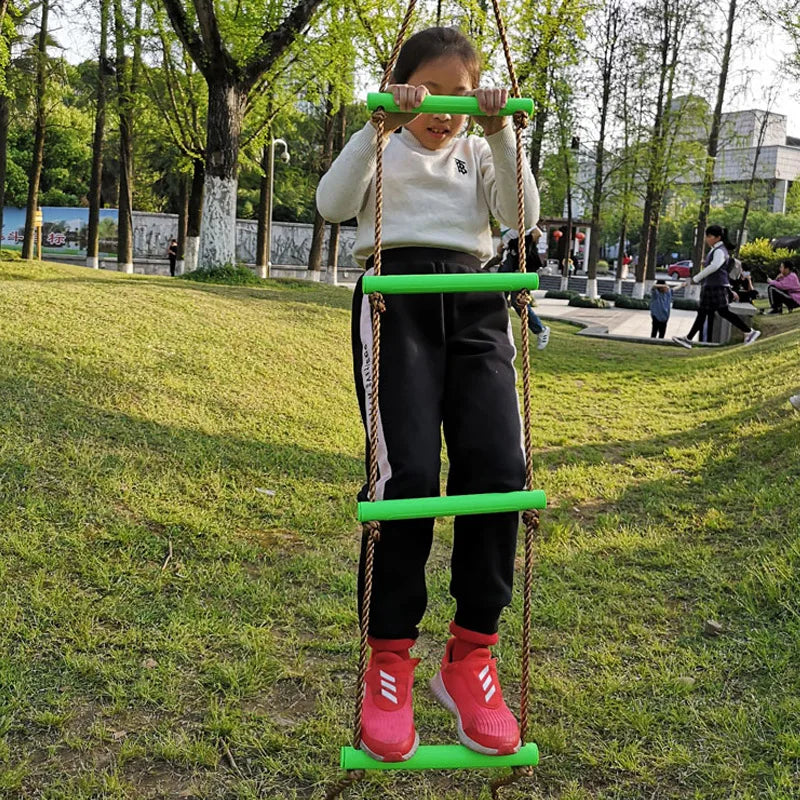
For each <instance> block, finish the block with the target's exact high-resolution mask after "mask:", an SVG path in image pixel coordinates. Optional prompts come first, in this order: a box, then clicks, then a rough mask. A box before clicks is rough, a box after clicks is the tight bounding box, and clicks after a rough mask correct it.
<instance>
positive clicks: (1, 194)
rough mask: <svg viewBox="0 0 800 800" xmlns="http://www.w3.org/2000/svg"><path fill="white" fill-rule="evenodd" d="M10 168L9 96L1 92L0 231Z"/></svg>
mask: <svg viewBox="0 0 800 800" xmlns="http://www.w3.org/2000/svg"><path fill="white" fill-rule="evenodd" d="M7 170H8V97H6V95H4V94H0V232H2V230H3V207H4V206H5V204H6V172H7Z"/></svg>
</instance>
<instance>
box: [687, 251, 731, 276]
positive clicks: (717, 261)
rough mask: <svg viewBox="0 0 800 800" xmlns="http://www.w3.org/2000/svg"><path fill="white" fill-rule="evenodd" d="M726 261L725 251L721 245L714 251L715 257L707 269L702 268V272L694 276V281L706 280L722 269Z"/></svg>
mask: <svg viewBox="0 0 800 800" xmlns="http://www.w3.org/2000/svg"><path fill="white" fill-rule="evenodd" d="M725 261H726V259H725V253H724V251H723V249H722V248H721V247H718V248H717V249H716V250H715V251H714V257H713V258H712V259H711V263H710V264H709V265H708V266H707V267H706V268H705V269H701V270H700V272H698V273H697V275H695V276H694V277H693V278H692V282H693V283H700V281H702V280H705V279H706V278H707V277H708V276H709V275H711V274H712V273H714V272H716V271H717V270H718V269H720V267H722V266H723V265H724V264H725Z"/></svg>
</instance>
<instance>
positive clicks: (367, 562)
mask: <svg viewBox="0 0 800 800" xmlns="http://www.w3.org/2000/svg"><path fill="white" fill-rule="evenodd" d="M416 4H417V0H410V2H409V4H408V8H407V9H406V14H405V17H404V18H403V23H402V25H401V26H400V30H399V31H398V34H397V38H396V40H395V43H394V47H393V48H392V54H391V56H390V57H389V63H388V64H387V65H386V71H385V72H384V75H383V80H382V81H381V91H384V90H385V89H386V86H387V85H388V83H389V80H390V79H391V76H392V71H393V70H394V65H395V62H396V61H397V56H398V54H399V52H400V47H401V46H402V44H403V41H404V40H405V38H406V33H407V32H408V27H409V25H410V24H411V18H412V16H413V14H414V8H415V7H416ZM372 120H373V122H374V123H375V128H376V162H375V251H374V253H373V259H372V261H373V268H374V272H375V274H376V275H380V274H381V251H382V247H383V245H382V242H381V237H382V234H383V138H384V130H385V124H386V112H385V111H384V110H383V109H382V108H379V109H377V110H376V111H375V112H374V113H373V115H372ZM369 303H370V308H371V312H372V372H371V384H370V387H369V388H370V393H369V398H370V405H369V479H368V486H367V493H368V497H369V500H370V502H372V503H374V502H375V500H376V499H377V485H378V448H377V446H376V443H377V441H378V400H379V396H380V395H379V387H380V367H381V314H382V313H383V312H384V311H385V310H386V302H385V301H384V299H383V295H382V294H381V293H380V292H372V293H371V294H370V296H369ZM363 532H364V535H365V536H366V537H367V543H366V544H367V548H366V553H365V555H364V593H363V596H362V598H361V618H360V620H359V622H360V628H361V640H360V645H359V654H358V686H357V688H356V709H355V712H356V713H355V720H354V723H353V747H354V748H358V747H359V746H360V745H361V730H362V724H363V714H364V692H365V691H366V687H365V681H366V676H367V664H368V655H369V617H370V606H371V605H372V582H373V575H374V571H375V545H376V543H377V542H378V541H380V538H381V525H380V522H368V523H366V524H365V525H364V526H363ZM362 774H363V773H362ZM348 777H349V776H348ZM345 780H346V779H345ZM355 780H358V778H356V779H355ZM350 782H354V781H350ZM347 785H349V784H348V783H346V782H343V783H342V787H341V788H340V789H339V792H341V791H342V789H343V788H345V787H346V786H347ZM337 794H338V792H337Z"/></svg>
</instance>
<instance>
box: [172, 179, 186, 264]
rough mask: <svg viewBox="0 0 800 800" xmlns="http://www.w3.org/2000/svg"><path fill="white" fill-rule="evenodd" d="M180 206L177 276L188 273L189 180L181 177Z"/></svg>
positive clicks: (176, 262)
mask: <svg viewBox="0 0 800 800" xmlns="http://www.w3.org/2000/svg"><path fill="white" fill-rule="evenodd" d="M179 203H180V205H179V206H178V257H177V259H176V261H175V274H176V275H183V273H184V272H185V271H186V255H185V254H186V220H187V218H188V217H189V178H188V177H187V176H186V175H181V193H180V200H179Z"/></svg>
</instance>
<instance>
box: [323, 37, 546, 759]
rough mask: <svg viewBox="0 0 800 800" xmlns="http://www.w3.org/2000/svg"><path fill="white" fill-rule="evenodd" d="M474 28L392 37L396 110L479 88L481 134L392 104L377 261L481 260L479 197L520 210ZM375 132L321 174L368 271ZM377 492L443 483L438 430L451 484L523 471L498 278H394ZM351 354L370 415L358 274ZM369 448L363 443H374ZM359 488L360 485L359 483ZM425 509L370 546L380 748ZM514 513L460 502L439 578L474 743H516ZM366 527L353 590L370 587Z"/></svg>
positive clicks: (369, 678) (454, 683) (495, 480)
mask: <svg viewBox="0 0 800 800" xmlns="http://www.w3.org/2000/svg"><path fill="white" fill-rule="evenodd" d="M479 77H480V64H479V58H478V55H477V53H476V52H475V50H474V48H473V47H472V44H471V43H470V42H469V40H468V39H466V37H465V36H464V35H463V34H461V33H460V32H459V31H457V30H455V29H453V28H429V29H427V30H424V31H421V32H419V33H417V34H415V35H414V36H412V37H411V38H410V39H408V41H407V42H406V43H405V44H404V45H403V47H402V49H401V51H400V54H399V56H398V60H397V65H396V66H395V69H394V73H393V81H394V83H393V84H392V85H391V86H389V87H388V91H390V92H391V93H392V94H393V95H394V99H395V102H396V103H397V105H398V107H399V108H400V109H402V111H404V112H407V111H408V110H410V109H412V108H415V107H416V106H418V105H419V104H420V103H421V102H422V100H423V98H424V97H425V96H426V95H427V94H429V93H431V94H442V95H473V96H475V97H476V98H477V99H478V103H479V106H480V108H481V110H482V111H483V112H485V113H486V115H487V116H485V117H479V118H478V120H477V121H478V122H479V123H480V125H481V126H482V127H483V130H484V133H485V134H486V137H485V138H479V137H472V136H461V134H462V133H463V132H464V130H465V128H466V125H467V122H468V120H467V118H466V117H465V116H458V115H450V114H419V115H415V114H409V113H396V114H387V117H386V123H385V131H386V135H385V137H384V139H383V141H382V142H381V143H380V146H381V147H382V148H384V155H383V158H384V198H385V212H386V213H385V218H384V222H383V246H384V248H385V252H384V253H383V264H382V271H383V273H384V274H387V275H391V274H401V273H402V274H408V273H426V274H427V273H455V272H478V271H479V270H480V266H481V264H482V263H483V262H485V261H486V260H487V259H488V258H489V257H490V256H491V255H492V236H491V231H490V227H489V214H490V213H491V214H493V215H494V216H495V217H496V218H497V219H498V220H500V222H501V223H503V224H504V225H506V226H508V227H511V226H514V225H516V224H517V199H516V177H515V175H516V172H515V152H516V145H515V141H514V134H513V132H512V130H511V127H510V126H508V125H506V119H505V118H503V117H498V116H496V114H497V112H498V111H499V110H500V109H501V108H502V107H503V105H505V102H506V99H507V97H508V92H507V90H505V89H478V88H477V86H478V81H479ZM375 149H376V133H375V129H374V127H373V126H372V125H371V124H370V123H367V125H365V127H364V129H363V130H361V131H359V132H357V133H356V134H354V135H353V137H352V138H351V139H350V141H349V142H348V144H347V146H346V147H345V148H344V149H343V150H342V152H341V154H340V155H339V157H338V158H337V159H336V161H335V162H334V164H333V165H332V167H331V169H330V171H329V172H328V173H327V175H325V176H324V178H323V179H322V181H321V182H320V184H319V188H318V190H317V205H318V207H319V210H320V213H321V214H322V216H323V217H325V218H326V219H327V220H330V221H331V222H341V221H344V220H346V219H350V218H351V217H357V218H358V233H357V237H356V244H355V256H356V259H357V260H358V261H359V263H360V264H363V265H364V266H365V268H366V270H367V272H369V271H370V270H371V269H372V252H373V243H374V233H375V219H374V209H375V186H374V172H375ZM525 197H526V203H525V212H526V220H525V225H526V228H528V227H531V226H533V225H534V223H535V222H536V220H537V219H538V216H539V195H538V191H537V188H536V183H535V181H534V179H533V176H532V175H531V174H530V171H526V175H525ZM381 331H382V336H381V358H382V360H383V364H384V365H385V369H382V370H381V376H380V387H379V389H380V396H379V400H378V406H379V414H380V417H379V421H380V424H379V435H378V440H377V441H376V442H372V443H370V442H369V441H368V442H367V447H368V448H369V446H370V445H372V446H374V447H376V448H377V449H378V453H377V456H378V463H379V466H380V474H379V480H378V483H377V499H379V500H381V499H386V500H388V499H395V498H410V497H423V496H434V495H438V494H439V480H440V466H441V465H440V453H441V429H442V428H443V429H444V436H445V441H446V444H447V452H448V457H449V462H450V470H449V475H448V480H447V492H448V494H471V493H479V492H505V491H515V490H519V489H521V488H523V486H524V483H525V465H524V456H523V453H522V449H521V447H519V446H515V447H513V448H511V449H509V447H508V442H520V418H519V405H518V400H517V393H516V376H515V372H514V367H513V361H514V356H515V350H514V346H513V341H512V338H511V331H510V323H509V317H508V312H507V310H506V305H505V298H504V297H503V294H502V293H500V292H487V293H479V294H474V293H473V294H445V295H392V296H390V297H388V298H387V300H386V311H385V313H384V314H383V315H382V319H381ZM352 335H353V358H354V373H355V380H356V392H357V395H358V400H359V405H360V408H361V415H362V418H363V420H364V425H365V427H367V426H368V418H369V412H370V409H369V391H368V390H367V391H366V392H365V387H367V386H368V384H369V382H370V381H371V361H372V333H371V326H370V308H369V298H368V297H367V298H365V297H364V296H363V294H362V291H361V282H360V281H359V283H358V285H357V286H356V290H355V294H354V298H353V318H352ZM367 464H369V453H368V454H367ZM360 498H361V499H366V486H365V487H364V489H362V492H361V495H360ZM433 523H434V520H433V519H423V520H408V521H399V522H384V523H383V524H382V526H381V539H380V542H378V543H377V545H376V547H375V561H374V564H375V567H374V577H375V580H374V583H373V594H372V604H371V615H370V626H369V631H368V632H369V635H370V638H369V643H370V647H371V656H370V662H369V668H368V671H367V675H366V692H365V699H364V706H363V721H362V736H361V746H362V748H363V749H364V750H365V751H366V752H367V753H369V754H370V755H371V756H372V757H373V758H376V759H379V760H383V761H402V760H405V759H408V758H410V757H411V756H412V755H413V753H414V751H415V750H416V748H417V745H418V743H419V737H418V736H417V733H416V731H415V728H414V718H413V709H412V697H411V695H412V685H413V678H414V668H415V667H416V665H417V664H418V663H419V660H418V659H412V658H411V657H410V655H409V648H410V647H411V646H412V645H413V644H414V642H415V640H416V638H417V636H418V633H419V631H418V627H417V626H418V625H419V622H420V620H421V619H422V615H423V613H424V611H425V606H426V603H427V593H426V586H425V562H426V561H427V558H428V554H429V552H430V548H431V543H432V540H433ZM517 527H518V514H516V513H500V514H491V515H481V516H466V517H458V518H456V520H455V522H454V544H453V553H452V572H451V582H450V591H451V594H452V595H453V597H454V598H455V601H456V613H455V619H454V620H453V621H452V622H451V623H450V632H451V633H452V638H451V639H450V640H449V641H448V643H447V646H446V648H445V653H444V658H443V660H442V667H441V670H440V672H439V673H438V674H437V676H436V677H435V678H434V679H433V682H432V684H431V686H432V689H433V692H434V694H435V695H436V697H437V698H438V699H439V700H440V701H441V702H442V703H443V704H444V705H445V706H446V707H447V708H448V709H449V710H450V711H451V712H453V713H454V714H455V715H456V717H457V719H458V734H459V738H460V739H461V741H462V742H463V743H464V744H465V745H467V746H468V747H471V748H472V749H474V750H477V751H478V752H481V753H488V754H496V753H497V754H507V753H513V752H515V751H516V750H517V749H518V748H519V726H518V725H517V721H516V719H515V718H514V716H513V715H512V714H511V712H510V711H509V709H508V707H507V706H506V704H505V702H504V700H503V694H502V691H501V690H500V684H499V682H498V679H497V671H496V667H495V661H494V659H493V658H492V654H491V651H490V650H489V647H490V646H491V645H494V644H496V643H497V627H498V621H499V617H500V612H501V611H502V609H503V608H504V607H505V606H506V605H508V603H509V602H510V601H511V583H512V577H513V570H514V553H515V547H516V535H517ZM364 551H365V546H364V543H363V542H362V557H361V562H362V563H361V569H360V575H359V598H361V597H362V596H363V580H364V575H363V569H364V564H363V562H364Z"/></svg>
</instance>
